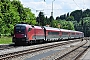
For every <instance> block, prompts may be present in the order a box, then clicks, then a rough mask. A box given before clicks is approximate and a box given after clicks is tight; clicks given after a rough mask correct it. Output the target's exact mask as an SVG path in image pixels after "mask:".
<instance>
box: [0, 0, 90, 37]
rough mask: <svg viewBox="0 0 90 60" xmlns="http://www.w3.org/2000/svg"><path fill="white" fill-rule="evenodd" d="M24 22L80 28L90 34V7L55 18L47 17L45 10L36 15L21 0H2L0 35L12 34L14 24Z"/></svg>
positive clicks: (0, 1) (64, 27)
mask: <svg viewBox="0 0 90 60" xmlns="http://www.w3.org/2000/svg"><path fill="white" fill-rule="evenodd" d="M22 22H24V23H28V24H31V25H40V26H45V25H49V26H52V27H57V28H61V29H69V30H78V31H82V32H84V33H85V36H90V9H86V10H84V11H82V10H75V11H72V12H71V13H67V14H63V15H60V16H58V17H56V19H54V18H53V16H50V17H47V16H46V17H45V16H44V13H43V12H39V14H38V16H37V17H35V14H33V13H32V12H31V9H30V8H26V7H23V5H22V4H21V2H20V1H19V0H0V35H1V34H7V35H10V34H12V33H13V28H14V25H15V24H18V23H22Z"/></svg>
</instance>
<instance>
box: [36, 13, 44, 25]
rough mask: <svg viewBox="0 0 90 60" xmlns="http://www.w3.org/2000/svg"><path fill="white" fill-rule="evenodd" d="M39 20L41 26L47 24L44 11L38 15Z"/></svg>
mask: <svg viewBox="0 0 90 60" xmlns="http://www.w3.org/2000/svg"><path fill="white" fill-rule="evenodd" d="M37 22H38V23H39V25H41V26H45V24H46V23H45V17H44V14H43V12H40V13H39V15H38V17H37Z"/></svg>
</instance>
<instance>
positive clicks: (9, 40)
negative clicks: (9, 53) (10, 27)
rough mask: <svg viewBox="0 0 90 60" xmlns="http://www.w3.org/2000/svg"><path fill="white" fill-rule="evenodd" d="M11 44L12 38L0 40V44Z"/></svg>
mask: <svg viewBox="0 0 90 60" xmlns="http://www.w3.org/2000/svg"><path fill="white" fill-rule="evenodd" d="M11 43H12V37H1V38H0V44H11Z"/></svg>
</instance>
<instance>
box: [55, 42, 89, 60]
mask: <svg viewBox="0 0 90 60" xmlns="http://www.w3.org/2000/svg"><path fill="white" fill-rule="evenodd" d="M87 49H88V45H87V41H86V42H85V43H83V44H81V45H79V46H77V47H74V48H73V49H72V50H71V51H69V52H67V53H66V54H64V55H62V56H60V57H58V58H57V59H55V60H77V59H78V58H79V57H80V56H81V55H82V54H83V53H84V52H85V51H86V50H87Z"/></svg>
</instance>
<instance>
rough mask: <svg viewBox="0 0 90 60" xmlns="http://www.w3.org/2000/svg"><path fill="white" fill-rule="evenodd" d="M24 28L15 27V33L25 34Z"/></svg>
mask: <svg viewBox="0 0 90 60" xmlns="http://www.w3.org/2000/svg"><path fill="white" fill-rule="evenodd" d="M25 29H26V28H25V27H24V26H16V27H15V33H25Z"/></svg>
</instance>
